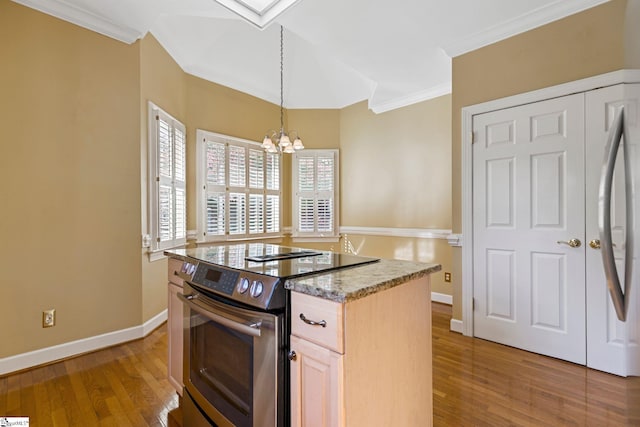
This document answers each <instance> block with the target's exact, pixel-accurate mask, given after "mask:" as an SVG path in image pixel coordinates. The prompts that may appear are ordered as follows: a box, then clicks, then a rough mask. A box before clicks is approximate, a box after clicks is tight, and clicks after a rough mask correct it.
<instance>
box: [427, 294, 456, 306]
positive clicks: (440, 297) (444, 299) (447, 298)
mask: <svg viewBox="0 0 640 427" xmlns="http://www.w3.org/2000/svg"><path fill="white" fill-rule="evenodd" d="M431 301H433V302H439V303H442V304H448V305H452V304H453V297H452V296H451V295H447V294H441V293H440V292H431Z"/></svg>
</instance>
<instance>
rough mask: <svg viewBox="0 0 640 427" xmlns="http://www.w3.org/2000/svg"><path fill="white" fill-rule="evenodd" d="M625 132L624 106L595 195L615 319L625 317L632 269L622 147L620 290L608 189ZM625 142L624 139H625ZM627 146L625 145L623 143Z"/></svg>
mask: <svg viewBox="0 0 640 427" xmlns="http://www.w3.org/2000/svg"><path fill="white" fill-rule="evenodd" d="M624 134H625V123H624V107H622V108H621V109H620V112H619V113H618V114H617V115H616V117H615V118H614V120H613V124H612V125H611V128H610V129H609V134H608V136H607V143H606V146H605V155H604V161H603V164H602V173H601V176H600V188H599V194H598V228H599V232H600V245H601V248H602V251H601V254H602V263H603V267H604V273H605V277H606V280H607V288H608V289H609V293H610V294H611V300H612V302H613V306H614V307H615V310H616V314H617V316H618V319H620V320H621V321H623V322H624V321H625V320H626V315H627V310H626V307H627V305H628V301H625V295H627V292H628V290H629V286H630V284H631V269H632V264H633V262H632V261H633V241H632V239H633V230H632V227H633V207H632V205H633V204H632V201H631V200H632V199H631V197H632V193H633V188H632V182H631V170H630V164H629V162H630V161H629V159H628V158H629V157H630V156H629V155H628V152H627V151H628V149H626V148H625V149H624V151H623V157H624V169H625V207H626V210H625V214H626V225H625V228H626V230H625V231H626V235H625V239H626V242H625V289H624V291H623V290H622V286H621V285H620V280H619V278H618V269H617V267H616V262H615V257H614V253H613V247H614V244H613V241H612V236H611V188H612V185H613V172H614V168H615V164H616V158H617V156H618V150H619V148H620V141H621V139H622V137H623V135H624ZM625 141H626V139H625ZM625 145H626V144H625Z"/></svg>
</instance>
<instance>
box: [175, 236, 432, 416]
mask: <svg viewBox="0 0 640 427" xmlns="http://www.w3.org/2000/svg"><path fill="white" fill-rule="evenodd" d="M250 245H251V246H252V247H251V250H253V251H255V250H256V247H255V245H256V244H250ZM257 245H261V244H257ZM267 246H269V245H266V246H265V247H267ZM267 249H269V250H271V249H274V248H267ZM276 249H277V250H282V249H287V250H290V249H292V248H285V247H277V248H276ZM294 249H295V250H298V249H296V248H294ZM258 250H262V249H261V248H258ZM238 251H240V252H242V248H241V247H240V248H239V247H238V246H237V245H235V246H225V247H217V248H215V247H209V248H198V249H183V250H174V251H169V252H167V253H166V254H167V255H168V256H170V257H171V258H170V260H169V281H170V282H173V284H171V283H170V289H172V288H173V289H174V291H173V294H175V292H176V289H175V285H176V278H178V279H179V278H180V277H183V278H185V280H187V281H189V277H188V275H187V276H185V274H184V270H185V265H186V266H187V268H186V270H187V271H189V268H188V267H189V266H193V265H194V262H195V263H196V264H197V263H198V262H200V264H202V262H207V263H212V262H214V259H215V260H217V261H216V262H219V263H220V264H217V265H223V264H222V262H223V261H222V260H223V259H224V260H227V261H224V262H225V264H224V265H225V267H227V268H229V267H231V268H234V269H238V270H239V271H240V272H242V271H246V272H247V273H246V274H250V273H249V272H250V271H251V270H252V269H253V272H254V273H255V272H256V271H257V270H260V271H261V272H262V273H263V274H264V273H266V272H267V271H269V270H270V268H269V267H268V265H269V264H268V263H264V264H262V265H260V264H255V263H248V262H247V263H246V264H243V262H244V261H238V259H240V260H244V259H245V258H244V257H242V256H240V257H238V256H237V254H238ZM248 252H249V250H247V253H248ZM233 254H236V255H233ZM223 255H224V256H223ZM322 256H324V257H325V259H327V258H331V257H335V256H336V254H332V253H323V254H322ZM322 256H318V257H317V258H309V259H308V260H306V261H305V260H300V261H296V262H294V263H293V264H291V265H297V266H299V267H300V270H297V271H299V272H303V271H307V273H304V274H306V275H302V276H300V275H299V274H291V275H290V277H287V278H285V277H282V281H281V282H279V284H278V286H280V287H282V288H283V289H285V290H286V295H287V304H286V308H285V313H286V318H287V321H286V324H287V328H286V331H287V340H286V341H288V342H285V345H286V347H287V348H286V351H287V353H288V359H289V360H288V363H289V368H290V369H289V371H290V379H289V384H288V385H289V389H290V393H289V398H288V399H287V402H286V406H287V409H286V411H287V412H289V411H290V414H291V425H292V426H350V427H351V426H355V427H357V426H370V425H402V426H404V425H407V426H409V425H411V426H413V425H420V426H430V425H431V424H432V375H431V364H432V363H431V361H432V360H431V305H430V296H431V290H430V274H431V273H434V272H437V271H439V270H440V266H439V265H437V264H425V263H415V262H407V261H398V260H384V259H383V260H379V261H377V262H369V263H366V264H364V265H358V266H350V267H347V268H340V269H338V270H331V271H322V272H316V273H314V272H310V271H309V270H305V268H307V267H306V266H305V264H309V263H314V262H315V263H316V264H322V263H323V261H322ZM340 256H342V257H343V258H349V256H346V257H345V256H344V254H343V255H338V257H340ZM230 259H233V260H234V261H233V262H235V266H232V265H230V261H228V260H230ZM314 259H315V261H314ZM342 261H345V259H343V260H342ZM348 261H353V259H348ZM271 265H273V263H272V264H271ZM291 265H289V264H287V262H283V264H282V265H281V266H280V267H281V270H280V271H281V272H282V271H284V270H287V271H289V269H290V267H291ZM201 267H202V265H200V266H199V267H198V268H201ZM319 268H321V267H319ZM291 271H293V270H291ZM241 274H244V273H241ZM196 275H197V273H196ZM178 281H179V280H178ZM241 281H242V279H240V280H239V282H238V288H239V287H240V282H241ZM265 283H267V282H265ZM252 289H253V286H252ZM234 293H235V290H234ZM171 295H172V293H170V306H171V305H172V301H171V299H172V298H173V297H172V296H171ZM173 305H174V306H175V307H176V308H177V309H176V310H170V313H169V317H170V319H169V322H170V325H172V326H171V327H170V331H181V330H182V322H183V319H184V318H183V316H182V313H181V310H180V309H179V306H180V304H179V302H178V301H174V302H173ZM172 312H173V313H176V315H175V316H173V315H172ZM176 333H177V332H176ZM181 342H182V337H181V336H180V337H176V339H171V337H170V343H171V344H170V346H171V345H174V343H175V345H179V344H180V343H181ZM180 350H181V349H170V353H171V354H174V355H175V354H178V353H179V351H180ZM176 361H177V360H176ZM170 369H171V366H170ZM178 370H179V367H176V369H174V370H172V372H174V376H175V372H176V371H178ZM175 383H177V385H178V387H179V386H180V385H181V383H182V378H180V379H179V381H177V382H175ZM174 385H175V384H174ZM180 391H181V390H180ZM254 425H256V424H254Z"/></svg>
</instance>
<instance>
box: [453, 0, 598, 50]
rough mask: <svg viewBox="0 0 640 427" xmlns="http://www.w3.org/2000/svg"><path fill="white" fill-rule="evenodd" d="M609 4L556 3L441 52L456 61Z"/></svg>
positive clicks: (562, 0) (577, 0) (579, 0)
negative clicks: (496, 44) (483, 48)
mask: <svg viewBox="0 0 640 427" xmlns="http://www.w3.org/2000/svg"><path fill="white" fill-rule="evenodd" d="M608 1H610V0H557V1H555V2H553V3H551V4H549V5H546V6H543V7H540V8H538V9H534V10H532V11H530V12H528V13H526V14H523V15H520V16H517V17H514V18H512V19H510V20H508V21H506V22H502V23H500V24H498V25H494V26H492V27H489V28H486V29H485V30H483V31H479V32H477V33H474V34H469V35H467V36H465V37H463V38H461V39H458V40H455V41H454V42H452V43H449V44H447V45H446V46H442V49H443V50H444V51H445V52H446V54H447V55H449V56H450V57H452V58H454V57H456V56H459V55H462V54H464V53H467V52H471V51H472V50H476V49H479V48H481V47H484V46H488V45H490V44H493V43H496V42H498V41H501V40H504V39H507V38H509V37H512V36H515V35H516V34H520V33H524V32H525V31H529V30H532V29H534V28H537V27H540V26H543V25H546V24H548V23H551V22H553V21H557V20H559V19H562V18H565V17H567V16H569V15H572V14H575V13H578V12H582V11H583V10H586V9H590V8H592V7H594V6H598V5H600V4H602V3H606V2H608Z"/></svg>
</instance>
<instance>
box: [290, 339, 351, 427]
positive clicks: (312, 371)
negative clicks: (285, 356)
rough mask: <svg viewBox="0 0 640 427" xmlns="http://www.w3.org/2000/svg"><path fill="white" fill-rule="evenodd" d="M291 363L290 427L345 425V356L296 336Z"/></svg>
mask: <svg viewBox="0 0 640 427" xmlns="http://www.w3.org/2000/svg"><path fill="white" fill-rule="evenodd" d="M291 350H293V351H295V353H296V357H295V358H294V359H293V360H292V361H291V362H290V363H291V425H292V426H297V427H341V426H344V409H343V408H344V407H343V382H342V364H343V357H344V356H342V355H340V354H338V353H335V352H333V351H331V350H329V349H326V348H324V347H320V346H318V345H316V344H313V343H311V342H309V341H306V340H304V339H301V338H298V337H296V336H292V337H291Z"/></svg>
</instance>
